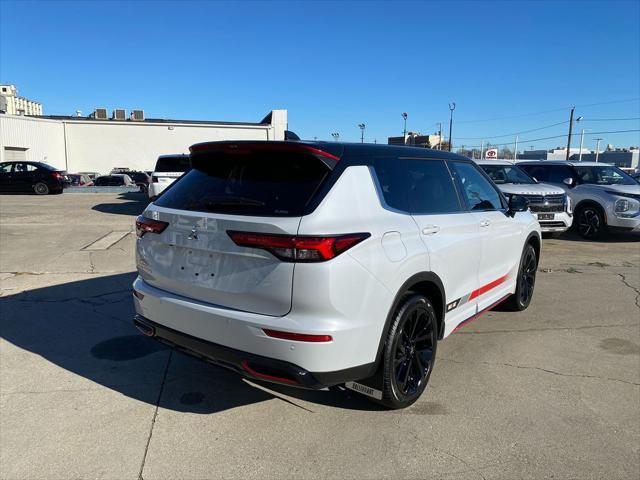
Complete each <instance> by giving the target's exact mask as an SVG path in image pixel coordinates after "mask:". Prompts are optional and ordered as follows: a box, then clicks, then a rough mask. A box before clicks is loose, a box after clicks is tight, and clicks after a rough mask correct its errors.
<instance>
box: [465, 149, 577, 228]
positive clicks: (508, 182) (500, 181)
mask: <svg viewBox="0 0 640 480" xmlns="http://www.w3.org/2000/svg"><path fill="white" fill-rule="evenodd" d="M476 163H477V164H478V165H480V168H482V169H483V170H484V171H485V173H486V174H487V175H489V177H490V178H491V180H493V183H495V184H496V185H497V186H498V188H499V189H500V190H501V191H502V193H504V194H505V195H506V197H507V198H509V197H510V196H511V195H522V196H523V197H525V198H526V199H527V200H528V201H529V209H530V210H531V211H532V212H533V213H534V215H535V216H536V218H537V219H538V222H539V223H540V228H541V229H542V233H550V234H559V233H562V232H564V231H566V230H568V229H569V228H570V227H571V223H572V222H573V215H572V213H571V199H570V197H569V196H568V195H567V194H566V193H565V191H564V190H563V189H562V188H560V187H554V186H553V185H547V184H544V183H538V182H537V181H536V180H535V179H534V178H532V177H530V176H529V175H528V174H527V173H526V172H525V171H524V170H522V169H521V168H520V167H518V166H517V165H514V164H513V162H508V161H506V160H476Z"/></svg>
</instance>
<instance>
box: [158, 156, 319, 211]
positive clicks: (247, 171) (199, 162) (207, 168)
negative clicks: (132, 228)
mask: <svg viewBox="0 0 640 480" xmlns="http://www.w3.org/2000/svg"><path fill="white" fill-rule="evenodd" d="M329 172H330V170H329V168H328V167H327V166H326V165H325V164H324V163H322V161H320V160H319V159H318V158H316V157H314V156H313V155H310V154H304V153H298V152H296V153H292V152H277V151H274V152H258V153H249V154H232V155H229V154H224V153H218V154H201V155H198V157H197V159H194V162H193V170H191V171H190V172H189V173H187V174H186V175H185V176H183V177H182V178H181V179H180V180H178V181H177V182H176V183H174V184H173V185H172V186H171V187H170V188H168V189H167V190H166V191H165V192H164V193H163V194H162V196H161V197H160V198H159V199H158V200H156V201H155V204H156V205H158V206H161V207H167V208H175V209H178V210H191V211H198V212H212V213H224V214H231V215H256V216H274V217H278V216H282V217H287V216H296V217H297V216H301V215H303V212H304V209H305V207H306V205H307V204H308V203H309V201H310V200H311V199H312V197H313V196H314V194H315V192H316V191H317V190H318V187H319V186H320V185H321V184H322V182H323V181H324V179H325V178H326V177H327V175H328V174H329Z"/></svg>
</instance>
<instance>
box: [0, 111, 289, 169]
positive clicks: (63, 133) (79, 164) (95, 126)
mask: <svg viewBox="0 0 640 480" xmlns="http://www.w3.org/2000/svg"><path fill="white" fill-rule="evenodd" d="M286 127H287V111H286V110H273V111H272V112H271V124H268V125H255V124H254V125H251V124H234V125H224V124H206V123H199V124H185V123H182V124H181V123H151V122H140V123H136V122H130V121H128V122H116V121H96V120H91V121H87V120H82V119H79V120H76V119H65V120H49V119H41V118H29V117H21V116H13V115H0V147H1V148H0V161H2V160H3V159H4V147H5V146H7V147H22V148H28V149H29V150H28V151H27V159H29V160H36V161H44V162H46V163H49V164H51V165H54V166H56V167H58V168H61V169H65V170H67V171H69V172H81V171H95V172H100V173H109V172H110V171H111V169H112V168H114V167H129V168H131V169H138V170H153V167H154V166H155V162H156V159H157V158H158V156H159V155H163V154H170V153H188V152H189V147H190V146H191V145H193V144H194V143H198V142H206V141H217V140H283V139H284V130H285V129H286ZM65 146H66V155H65ZM65 159H66V160H65Z"/></svg>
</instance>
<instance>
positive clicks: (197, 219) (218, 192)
mask: <svg viewBox="0 0 640 480" xmlns="http://www.w3.org/2000/svg"><path fill="white" fill-rule="evenodd" d="M271 143H273V145H269V147H268V148H266V149H265V148H264V147H263V145H264V144H261V143H260V144H257V145H258V146H254V147H251V144H241V145H242V146H241V148H233V149H232V150H229V149H228V148H227V146H228V144H223V145H224V147H220V148H213V151H212V150H211V149H210V148H209V149H207V150H205V151H200V152H198V153H195V152H194V155H193V158H192V161H193V167H194V168H193V170H191V171H190V172H189V173H188V174H186V175H185V176H184V177H183V178H182V179H180V180H179V181H178V182H177V183H176V184H175V185H174V186H173V187H171V189H170V190H167V191H166V193H164V194H163V195H162V196H161V197H160V198H159V199H158V200H157V201H156V202H155V204H151V205H150V206H149V207H148V208H147V210H146V211H145V213H144V214H143V215H144V216H145V217H149V218H153V219H155V220H160V221H162V222H166V223H167V224H168V225H167V226H166V228H165V229H164V231H162V232H161V233H148V234H144V236H142V238H140V239H139V240H138V247H137V255H138V269H139V273H140V275H141V277H142V278H143V279H144V280H145V281H146V282H147V283H149V284H150V285H153V286H155V287H157V288H160V289H163V290H166V291H169V292H173V293H176V294H179V295H183V296H185V297H189V298H193V299H196V300H200V301H203V302H207V303H212V304H215V305H219V306H223V307H228V308H233V309H238V310H244V311H248V312H253V313H261V314H265V315H274V316H280V315H285V314H286V313H287V312H288V311H289V310H290V309H291V292H292V287H293V269H294V265H295V264H294V263H291V262H283V261H281V260H279V259H278V258H276V257H275V256H274V255H273V254H271V253H269V252H267V251H265V250H261V249H256V248H247V247H242V246H238V245H236V244H235V243H234V242H233V241H232V240H231V238H230V237H229V234H228V231H240V232H255V233H268V234H287V235H295V234H297V232H298V226H299V224H300V219H301V216H302V212H303V210H304V207H305V206H306V205H307V204H308V203H309V201H310V200H311V199H312V197H313V196H314V195H315V194H316V192H317V190H318V188H319V186H320V185H321V184H322V182H323V181H325V179H326V178H327V176H328V174H329V173H330V171H331V168H330V166H328V164H327V163H326V162H324V161H323V160H321V159H320V158H319V157H318V156H317V155H316V154H314V153H311V152H310V151H299V150H295V151H291V150H290V149H288V148H287V147H285V146H284V145H286V144H284V145H283V144H277V143H276V142H271ZM278 145H280V148H278Z"/></svg>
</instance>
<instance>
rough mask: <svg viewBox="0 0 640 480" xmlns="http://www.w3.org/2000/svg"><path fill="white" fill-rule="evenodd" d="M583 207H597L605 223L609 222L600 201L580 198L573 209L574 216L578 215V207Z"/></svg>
mask: <svg viewBox="0 0 640 480" xmlns="http://www.w3.org/2000/svg"><path fill="white" fill-rule="evenodd" d="M584 207H595V208H597V209H598V210H599V211H600V213H601V214H602V217H603V218H604V223H605V225H608V224H609V222H608V221H607V210H606V209H605V208H604V207H603V206H602V205H601V204H600V202H598V201H596V200H592V199H586V200H580V202H578V204H577V205H576V206H575V207H574V209H573V211H574V212H575V216H576V217H577V216H578V212H579V211H580V209H581V208H584Z"/></svg>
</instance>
